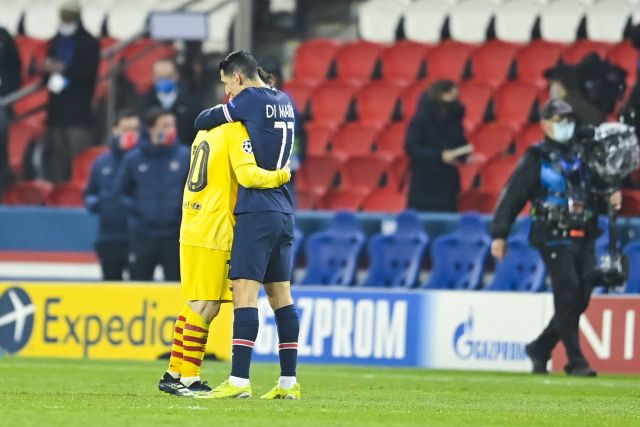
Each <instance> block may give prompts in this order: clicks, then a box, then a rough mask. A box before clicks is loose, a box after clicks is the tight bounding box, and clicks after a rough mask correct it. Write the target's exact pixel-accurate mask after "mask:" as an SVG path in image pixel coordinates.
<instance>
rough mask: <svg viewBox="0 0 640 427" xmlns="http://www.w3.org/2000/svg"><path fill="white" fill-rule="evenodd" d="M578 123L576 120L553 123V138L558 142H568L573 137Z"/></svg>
mask: <svg viewBox="0 0 640 427" xmlns="http://www.w3.org/2000/svg"><path fill="white" fill-rule="evenodd" d="M575 127H576V124H575V123H574V122H567V121H562V122H557V123H554V124H553V137H552V138H553V140H554V141H558V142H562V143H564V142H568V141H569V140H570V139H571V137H573V130H574V129H575Z"/></svg>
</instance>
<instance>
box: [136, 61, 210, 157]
mask: <svg viewBox="0 0 640 427" xmlns="http://www.w3.org/2000/svg"><path fill="white" fill-rule="evenodd" d="M153 81H154V85H153V87H151V88H150V89H149V91H148V92H147V93H146V95H145V96H144V99H143V100H142V109H143V111H149V109H151V108H154V107H160V108H162V109H163V110H165V111H168V112H170V113H172V114H173V115H174V116H175V117H176V124H177V126H178V136H179V137H180V141H181V142H183V143H185V144H189V145H190V144H191V142H193V138H194V137H195V136H196V130H195V129H194V127H193V120H194V119H195V118H196V117H197V116H198V114H199V113H200V110H201V109H202V105H201V102H200V96H199V95H198V94H195V93H193V92H192V91H190V90H189V87H188V85H187V84H186V83H182V82H181V81H180V75H179V73H178V68H177V67H176V64H175V62H173V61H172V60H170V59H160V60H158V61H156V62H155V63H154V64H153Z"/></svg>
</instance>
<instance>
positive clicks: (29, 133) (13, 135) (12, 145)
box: [7, 121, 44, 175]
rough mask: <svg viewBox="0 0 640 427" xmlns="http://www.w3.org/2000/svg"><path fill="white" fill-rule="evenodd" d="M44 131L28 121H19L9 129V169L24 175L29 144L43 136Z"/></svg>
mask: <svg viewBox="0 0 640 427" xmlns="http://www.w3.org/2000/svg"><path fill="white" fill-rule="evenodd" d="M43 131H44V129H43V128H42V127H37V126H34V125H32V124H31V123H29V122H27V121H19V122H17V123H14V124H12V125H11V126H10V127H9V145H8V147H7V148H8V151H9V168H10V169H11V170H12V171H13V172H14V173H15V174H17V175H20V174H21V173H22V164H23V160H24V154H25V151H26V150H27V147H29V144H30V143H31V142H32V141H34V140H35V139H37V138H39V137H40V136H41V135H42V132H43Z"/></svg>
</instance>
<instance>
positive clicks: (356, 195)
mask: <svg viewBox="0 0 640 427" xmlns="http://www.w3.org/2000/svg"><path fill="white" fill-rule="evenodd" d="M367 195H368V192H367V190H364V189H362V188H335V189H333V190H331V191H329V192H328V193H327V194H326V195H325V196H324V197H323V198H322V200H320V204H319V208H320V209H325V210H331V211H335V210H349V211H357V210H360V209H361V208H362V204H363V203H364V199H365V198H366V197H367Z"/></svg>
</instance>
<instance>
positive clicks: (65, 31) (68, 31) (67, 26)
mask: <svg viewBox="0 0 640 427" xmlns="http://www.w3.org/2000/svg"><path fill="white" fill-rule="evenodd" d="M77 30H78V24H77V23H76V22H63V23H61V24H60V27H58V31H59V32H60V34H61V35H63V36H67V37H68V36H72V35H74V34H75V32H76V31H77Z"/></svg>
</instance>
